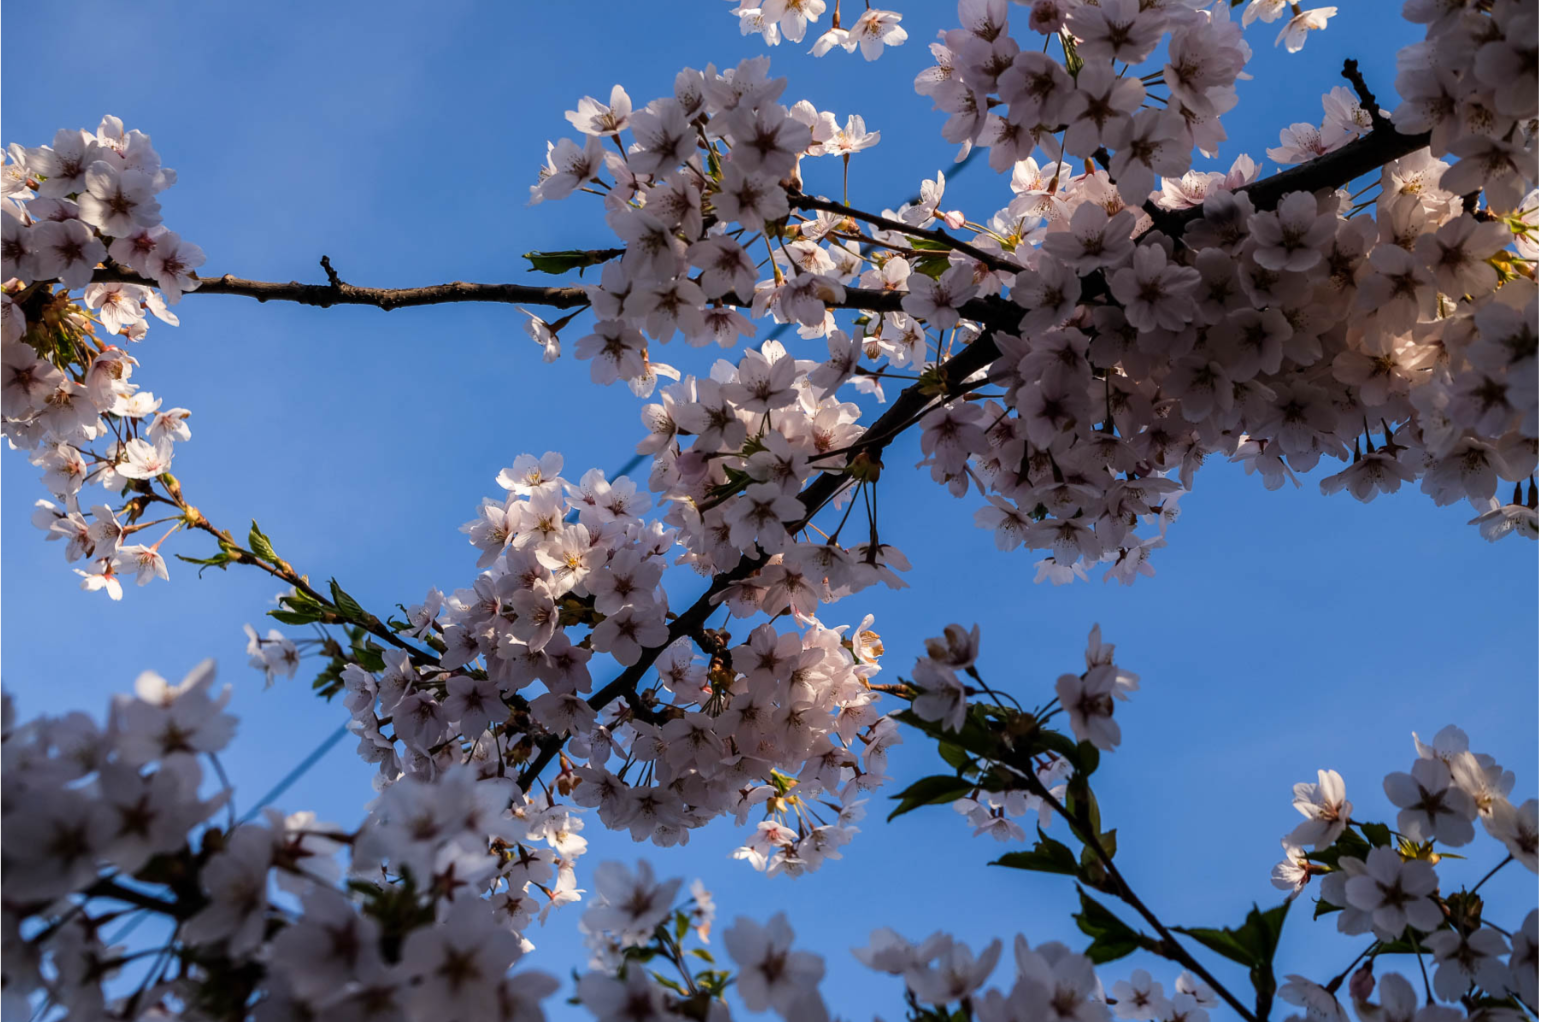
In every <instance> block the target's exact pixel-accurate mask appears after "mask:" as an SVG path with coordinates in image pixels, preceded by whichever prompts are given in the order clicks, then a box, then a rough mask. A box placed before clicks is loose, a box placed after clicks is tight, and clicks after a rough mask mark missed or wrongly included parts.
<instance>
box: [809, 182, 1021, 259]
mask: <svg viewBox="0 0 1542 1022" xmlns="http://www.w3.org/2000/svg"><path fill="white" fill-rule="evenodd" d="M787 201H788V203H789V204H791V205H792V206H793V208H795V209H822V210H824V211H825V212H826V213H839V214H841V215H842V216H849V217H851V218H852V219H853V220H861V221H862V222H863V223H868V224H872V225H873V226H874V227H878V228H882V229H883V230H885V231H893V232H895V233H896V234H908V235H910V236H911V237H913V238H923V239H925V240H927V241H934V242H936V243H937V244H939V245H946V246H947V247H948V248H951V249H952V250H953V251H955V252H962V253H963V254H964V255H966V256H968V257H969V258H971V259H974V260H976V261H977V262H982V263H984V264H985V265H986V266H989V267H990V268H991V269H993V270H1005V271H1006V272H1008V273H1020V272H1022V269H1023V267H1022V266H1021V265H1020V264H1018V263H1015V262H1013V261H1012V260H1010V259H1003V258H1002V257H1001V256H999V255H992V254H991V253H989V252H987V251H985V250H984V249H980V248H976V247H975V246H973V245H971V244H969V243H968V242H967V241H960V240H959V239H958V238H955V237H953V235H951V234H949V233H948V232H947V231H944V230H942V229H941V228H937V229H934V230H933V229H927V228H924V227H915V226H912V225H911V224H907V223H905V222H903V221H901V220H890V219H889V218H888V217H883V216H874V215H873V214H872V213H864V212H862V211H861V210H860V209H853V208H852V207H851V206H847V205H845V204H844V203H840V202H832V201H831V200H829V199H821V198H817V197H815V196H813V195H803V194H800V193H798V192H790V193H788V195H787Z"/></svg>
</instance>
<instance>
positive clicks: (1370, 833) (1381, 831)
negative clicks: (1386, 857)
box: [1360, 823, 1392, 848]
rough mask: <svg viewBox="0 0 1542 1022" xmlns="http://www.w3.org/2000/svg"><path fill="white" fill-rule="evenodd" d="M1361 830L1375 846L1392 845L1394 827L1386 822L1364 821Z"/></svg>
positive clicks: (1372, 845) (1386, 846) (1384, 846)
mask: <svg viewBox="0 0 1542 1022" xmlns="http://www.w3.org/2000/svg"><path fill="white" fill-rule="evenodd" d="M1360 832H1361V833H1362V834H1364V835H1365V839H1366V840H1367V841H1369V842H1370V843H1371V847H1373V848H1390V847H1391V846H1392V828H1391V827H1389V826H1387V825H1386V824H1385V823H1362V824H1360Z"/></svg>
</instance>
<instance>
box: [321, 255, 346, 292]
mask: <svg viewBox="0 0 1542 1022" xmlns="http://www.w3.org/2000/svg"><path fill="white" fill-rule="evenodd" d="M321 268H322V269H323V270H325V271H326V274H327V283H328V284H329V285H331V286H332V287H334V288H341V287H342V286H343V279H342V278H341V277H339V276H338V275H337V271H336V270H334V269H333V268H332V258H331V256H322V257H321Z"/></svg>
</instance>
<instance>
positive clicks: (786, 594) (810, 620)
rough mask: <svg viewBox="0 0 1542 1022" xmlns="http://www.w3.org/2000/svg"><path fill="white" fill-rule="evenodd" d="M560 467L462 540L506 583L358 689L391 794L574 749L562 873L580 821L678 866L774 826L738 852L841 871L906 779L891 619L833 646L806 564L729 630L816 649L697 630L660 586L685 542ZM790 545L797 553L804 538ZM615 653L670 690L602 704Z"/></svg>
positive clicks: (427, 611)
mask: <svg viewBox="0 0 1542 1022" xmlns="http://www.w3.org/2000/svg"><path fill="white" fill-rule="evenodd" d="M561 468H562V459H561V457H560V456H558V455H556V454H552V453H548V454H547V455H545V456H544V457H541V458H536V457H534V456H531V455H522V456H521V457H519V458H518V459H516V460H515V462H514V464H513V465H512V466H510V467H509V468H507V469H505V470H504V471H503V472H501V473H500V475H499V477H498V481H499V484H500V485H501V486H503V487H504V489H505V490H506V491H507V493H506V495H505V497H504V498H503V499H501V500H498V499H487V500H485V501H484V502H483V504H482V507H481V508H480V513H479V514H478V516H477V518H476V519H474V520H473V521H471V522H468V523H467V524H466V526H465V527H464V528H463V531H464V532H466V533H467V534H468V537H469V540H470V542H471V544H472V545H473V546H474V547H475V548H476V549H478V550H479V551H480V552H481V557H480V560H479V561H478V566H479V567H480V568H483V569H485V570H484V571H482V572H481V573H480V574H479V575H478V576H477V578H476V579H475V581H474V582H473V584H472V585H471V586H470V587H468V588H465V589H459V590H456V591H454V592H453V593H451V594H450V595H449V596H445V595H444V594H443V593H441V592H440V591H438V590H434V591H431V592H430V593H429V594H428V595H427V597H426V598H425V600H424V602H423V603H422V604H419V605H416V606H414V607H411V608H408V613H407V620H406V621H405V622H401V632H400V634H402V635H403V636H405V637H407V638H409V639H412V640H423V642H424V644H425V645H429V646H431V648H432V649H433V650H434V651H435V652H434V654H432V655H428V656H425V655H424V654H427V651H426V650H417V651H416V652H414V651H413V648H412V647H410V646H409V648H407V649H387V650H383V651H380V652H379V653H378V654H376V655H377V656H378V657H379V663H378V664H369V665H366V664H361V663H360V662H357V660H356V659H349V660H348V662H347V663H346V665H345V666H344V667H343V668H342V670H341V672H340V674H339V682H340V685H341V689H342V691H343V693H344V694H343V702H344V704H345V705H346V707H347V709H348V710H349V712H350V713H351V714H352V723H351V725H350V727H351V728H352V729H353V730H354V732H355V733H356V734H357V735H358V736H359V739H360V744H359V752H360V754H361V755H362V756H363V757H364V758H365V759H366V760H367V761H369V762H373V763H377V764H378V769H379V782H378V783H380V784H381V785H383V786H389V787H388V788H387V790H388V791H390V790H393V789H394V786H395V785H396V784H398V783H399V782H400V781H401V780H402V779H404V778H419V779H425V778H433V777H435V776H437V775H438V774H439V773H441V772H442V771H444V770H446V769H454V768H456V767H458V765H459V764H462V763H467V762H469V763H472V764H478V765H479V769H480V770H481V771H482V772H483V773H486V774H488V775H489V776H493V775H497V776H502V775H503V774H504V773H505V772H507V771H512V770H517V769H518V768H520V767H521V766H522V765H526V764H527V762H528V761H529V760H530V759H531V758H532V757H533V756H536V755H538V750H539V749H543V748H552V749H555V748H563V749H564V751H563V752H562V758H561V763H562V769H561V771H560V772H559V773H558V774H557V776H556V778H555V790H556V791H557V792H560V793H561V794H563V795H570V796H571V800H572V805H571V806H569V805H564V804H554V805H552V806H551V807H550V808H549V812H550V813H552V814H558V815H560V814H562V813H566V814H567V815H566V816H565V817H562V820H561V823H560V825H558V824H553V847H554V848H556V849H557V852H558V854H559V855H563V856H566V855H568V854H569V853H570V851H571V852H573V853H576V852H577V851H581V850H582V848H583V841H582V839H581V838H579V837H577V831H579V830H581V829H582V827H583V820H582V818H581V817H579V816H578V815H577V814H578V813H579V812H580V811H581V809H594V810H596V811H597V814H598V817H599V820H600V822H601V823H602V824H603V825H605V826H606V827H608V828H611V829H616V830H625V831H628V832H630V833H631V835H632V837H633V838H634V839H635V840H638V841H645V840H651V841H652V842H654V843H655V844H658V845H662V846H668V845H673V844H678V843H682V842H684V841H686V840H688V839H689V832H690V831H691V830H693V829H695V828H697V827H700V826H702V825H704V824H705V823H707V822H709V821H710V820H712V819H714V818H716V817H718V816H721V815H726V814H732V815H733V816H734V817H735V818H736V819H737V821H738V822H739V823H740V824H741V825H742V824H744V823H745V822H746V821H747V819H748V817H749V815H750V814H751V813H752V812H756V813H758V814H759V815H760V816H762V817H763V819H762V820H761V821H760V822H759V824H758V826H757V828H756V831H755V834H754V835H753V837H752V838H751V839H750V840H749V842H748V843H747V844H746V845H745V846H744V847H742V848H741V849H740V850H739V852H738V853H737V854H738V855H739V856H740V857H741V858H745V859H748V860H749V861H750V862H751V863H752V864H753V865H754V866H755V867H756V868H758V869H762V870H767V871H769V872H773V873H775V872H781V871H789V872H798V871H802V870H807V869H815V868H817V867H818V866H819V865H820V863H821V862H822V861H823V860H824V859H825V858H838V857H839V855H840V853H839V848H840V847H841V846H843V845H844V844H846V843H847V842H849V841H850V840H851V838H852V836H853V835H854V834H855V833H856V828H855V827H853V826H852V824H853V823H854V822H855V821H856V820H857V819H860V817H861V815H862V809H861V799H860V798H859V797H858V796H859V795H860V793H861V792H863V791H865V790H868V789H870V788H872V787H874V786H876V785H877V784H878V783H881V781H882V780H883V779H884V778H885V764H886V761H887V754H886V750H887V749H888V748H889V747H890V746H892V745H893V744H894V743H895V742H897V741H898V735H897V733H896V729H895V726H894V722H893V721H892V720H889V719H887V718H883V717H881V716H880V715H879V713H878V711H877V709H876V708H875V702H876V700H877V698H878V693H876V692H874V691H873V690H872V689H871V688H870V687H869V684H868V679H869V678H871V677H872V676H873V675H874V674H876V673H877V671H878V665H877V657H878V655H879V654H880V653H881V645H880V644H879V642H878V638H877V636H876V634H874V633H873V632H872V631H871V630H870V629H869V627H868V626H869V625H870V624H871V618H869V619H867V620H866V621H864V622H863V623H862V624H861V625H860V626H859V627H858V629H857V630H856V631H855V632H854V633H851V634H848V632H849V629H848V628H846V627H839V628H827V627H825V626H824V625H823V624H821V623H820V621H819V620H818V618H816V617H815V616H814V614H813V611H814V609H815V606H816V604H817V600H811V601H810V602H809V603H807V604H806V605H805V603H804V597H805V596H806V595H809V592H810V591H809V588H808V587H807V586H806V585H805V586H801V587H800V586H799V585H798V584H797V583H798V582H799V581H801V578H800V575H799V574H798V571H799V569H797V568H795V567H794V564H793V563H792V562H791V561H790V560H789V561H787V562H786V563H775V564H773V563H768V564H767V565H766V566H765V567H764V568H763V569H762V571H761V573H760V574H759V575H757V576H754V578H755V579H758V580H759V582H758V583H753V582H752V580H748V579H747V580H746V582H745V583H744V585H743V586H741V589H740V591H739V592H738V593H737V594H736V595H734V596H732V597H729V600H730V601H731V602H730V604H729V610H730V613H740V614H744V615H747V614H753V613H755V612H756V610H757V609H760V610H765V611H766V612H767V613H768V614H769V615H770V616H771V617H773V618H774V617H776V616H778V615H779V614H781V613H782V612H784V611H787V612H790V613H791V614H792V615H793V620H794V621H795V622H796V624H797V626H798V627H797V628H796V629H793V630H787V631H779V630H777V629H776V628H775V627H774V626H773V625H772V624H771V623H770V622H766V623H762V624H760V625H758V626H756V627H755V628H753V629H751V630H750V631H749V632H748V633H747V634H745V635H744V636H743V638H742V640H741V641H739V642H734V641H733V640H732V639H731V637H730V635H729V633H728V631H727V630H724V629H708V628H706V627H704V626H698V627H696V628H694V629H692V630H689V631H683V630H682V629H681V627H680V626H679V624H678V622H679V618H678V617H676V616H675V615H672V614H671V613H670V611H669V599H668V594H667V593H666V592H665V590H664V588H663V586H662V585H661V578H662V575H663V571H664V566H665V562H664V554H665V553H667V552H668V551H669V550H670V549H671V548H672V547H673V546H674V545H675V542H676V533H675V530H673V529H668V528H666V527H665V526H664V525H663V523H661V522H660V521H658V520H653V521H644V520H643V519H642V518H641V517H640V516H639V512H640V511H642V510H643V509H645V507H646V505H647V498H646V497H644V496H642V495H640V494H638V493H637V491H636V486H635V484H634V483H632V481H631V480H629V479H627V478H626V477H621V478H618V479H616V480H613V481H609V480H606V479H605V478H604V476H603V475H602V474H601V473H599V472H598V471H591V472H589V473H586V474H585V475H584V476H583V478H582V479H581V480H580V481H579V482H578V483H571V482H569V481H567V480H565V479H564V478H563V477H562V476H561V475H560V472H561ZM751 499H752V498H751V497H745V498H743V500H744V502H745V503H748V502H750V500H751ZM795 503H796V502H795ZM771 524H772V525H773V526H774V527H775V528H776V529H778V530H781V528H782V527H781V525H780V524H778V523H776V521H775V520H774V519H773V520H772V523H771ZM759 528H760V532H759V535H760V536H761V542H762V544H764V545H767V546H769V545H771V543H770V540H769V538H767V537H769V536H770V535H771V532H770V531H769V529H768V528H767V527H766V525H765V523H763V522H762V523H760V526H759ZM741 542H743V543H744V544H745V546H746V548H747V549H749V550H752V549H753V546H752V543H753V540H747V541H741ZM783 542H784V543H785V544H786V545H787V547H788V548H789V549H790V548H791V547H793V546H794V543H793V541H792V539H791V538H790V537H786V536H785V531H784V540H783ZM801 545H802V546H805V547H806V546H809V545H810V544H807V543H803V544H801ZM836 549H837V551H838V550H839V548H838V547H837V548H836ZM738 556H739V555H738V552H737V551H736V552H735V553H734V557H735V558H736V559H737V557H738ZM757 584H758V586H759V589H758V590H757V589H756V586H757ZM752 591H754V592H755V595H754V596H753V598H752V597H751V595H749V594H750V593H751V592H752ZM814 595H816V596H817V594H814ZM284 600H285V603H286V606H287V607H288V608H289V611H288V612H287V613H294V612H303V611H304V610H305V609H306V603H305V601H304V600H303V599H302V598H301V597H299V596H298V595H297V594H290V595H289V596H286V597H285V598H284ZM672 620H673V621H674V622H675V628H676V630H675V631H672V630H671V621H672ZM278 641H281V640H278ZM645 651H646V655H647V659H644V655H645ZM358 652H359V651H358V650H357V649H356V650H354V651H353V652H352V653H351V654H349V656H350V657H356V656H357V655H358ZM596 654H606V655H607V656H608V657H609V658H610V659H611V660H613V661H615V662H616V663H617V664H619V665H621V667H622V668H623V669H624V670H625V672H627V674H624V675H623V677H626V676H630V677H631V678H632V680H633V682H634V684H635V683H636V682H640V681H641V679H642V678H643V676H644V672H646V671H648V670H649V668H650V665H651V666H652V667H654V668H655V669H654V671H653V674H652V675H651V681H650V683H649V684H646V685H642V684H636V687H635V688H633V687H626V688H624V689H623V688H620V687H618V686H615V685H611V686H606V687H604V688H602V689H601V690H600V691H598V692H596V691H594V682H593V678H592V674H591V661H592V658H593V657H594V656H595V655H596ZM655 659H656V661H657V662H656V663H655ZM370 667H373V669H369V668H370ZM532 686H536V687H535V688H532ZM548 755H550V753H548ZM541 762H543V763H544V762H545V760H541ZM550 797H551V798H552V799H553V800H554V799H555V796H550ZM559 834H560V835H571V836H558V835H559Z"/></svg>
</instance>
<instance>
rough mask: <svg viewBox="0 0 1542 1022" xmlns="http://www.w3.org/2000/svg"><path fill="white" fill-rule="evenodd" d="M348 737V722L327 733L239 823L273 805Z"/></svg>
mask: <svg viewBox="0 0 1542 1022" xmlns="http://www.w3.org/2000/svg"><path fill="white" fill-rule="evenodd" d="M347 737H348V725H347V724H343V725H341V726H339V727H338V729H337V730H336V731H333V732H332V733H331V734H329V735H327V737H326V738H324V739H322V741H321V744H320V745H318V746H316V747H315V748H314V749H312V750H311V752H310V755H308V756H306V757H305V758H304V759H302V760H300V762H299V763H297V764H296V765H295V767H294V769H293V770H290V771H289V773H287V774H285V775H284V777H283V780H281V781H279V782H278V783H277V784H275V785H274V786H273V787H272V788H270V789H269V790H268V793H267V794H266V795H264V796H262V798H261V799H259V800H258V801H257V804H256V805H254V806H252V807H251V808H250V809H248V810H247V811H246V813H245V814H244V815H243V816H242V817H241V819H240V820H238V821H237V823H250V822H251V820H252V818H253V817H255V816H256V815H257V814H258V813H260V812H262V811H263V810H264V809H266V808H267V807H268V806H270V805H272V804H273V802H274V800H276V799H277V798H278V797H279V796H280V795H282V794H283V793H284V792H286V791H288V790H289V789H290V788H291V787H293V786H294V784H295V782H296V781H298V780H299V779H300V778H301V777H304V776H305V773H306V771H308V770H310V768H311V767H313V766H315V765H316V764H317V763H319V762H320V761H321V757H323V756H325V755H326V754H327V753H328V752H330V751H332V747H333V746H335V745H336V744H337V743H338V742H340V741H342V740H343V739H344V738H347Z"/></svg>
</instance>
